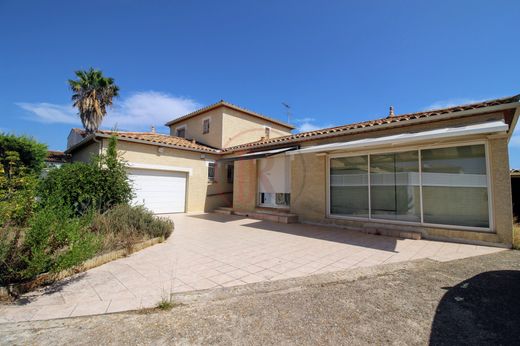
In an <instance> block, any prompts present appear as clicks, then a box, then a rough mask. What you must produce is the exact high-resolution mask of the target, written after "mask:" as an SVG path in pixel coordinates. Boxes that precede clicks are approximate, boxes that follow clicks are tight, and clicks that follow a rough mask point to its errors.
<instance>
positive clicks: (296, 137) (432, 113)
mask: <svg viewBox="0 0 520 346" xmlns="http://www.w3.org/2000/svg"><path fill="white" fill-rule="evenodd" d="M519 100H520V95H515V96H511V97H505V98H500V99H495V100H490V101H484V102H479V103H473V104H467V105H460V106H454V107H449V108H443V109H433V110H429V111H424V112H416V113H408V114H402V115H396V116H392V117H385V118H380V119H375V120H369V121H363V122H359V123H353V124H347V125H342V126H336V127H331V128H326V129H319V130H314V131H308V132H301V133H297V134H293V135H288V136H282V137H276V138H272V139H269V140H263V141H259V142H253V143H246V144H241V145H237V146H234V147H230V148H226V149H224V150H223V151H224V152H231V151H236V150H245V149H253V148H257V147H264V146H270V145H277V144H280V143H292V142H298V141H302V140H307V139H312V138H313V137H321V136H326V137H334V136H340V135H343V134H345V133H347V132H348V131H350V130H355V129H364V128H374V127H378V126H380V125H383V124H392V123H401V122H403V123H405V122H408V121H410V120H414V119H424V118H432V120H434V118H435V117H437V116H439V115H443V114H448V113H456V112H461V111H467V110H472V109H478V108H483V107H491V106H498V105H502V104H507V103H512V102H518V101H519Z"/></svg>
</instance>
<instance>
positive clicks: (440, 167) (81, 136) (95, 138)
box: [66, 95, 520, 246]
mask: <svg viewBox="0 0 520 346" xmlns="http://www.w3.org/2000/svg"><path fill="white" fill-rule="evenodd" d="M519 101H520V95H517V96H513V97H507V98H501V99H495V100H490V101H485V102H479V103H474V104H468V105H461V106H456V107H449V108H444V109H437V110H430V111H422V112H417V113H410V114H402V115H395V114H394V113H393V110H391V112H390V114H389V115H388V116H386V117H383V118H380V119H376V120H371V121H365V122H360V123H355V124H349V125H344V126H337V127H333V128H326V129H321V130H316V131H309V132H303V133H297V134H292V133H291V132H292V130H293V129H294V128H293V127H292V126H291V125H289V124H286V123H284V122H281V121H278V120H275V119H272V118H269V117H266V116H264V115H261V114H259V113H256V112H252V111H250V110H247V109H244V108H241V107H238V106H235V105H233V104H230V103H228V102H225V101H220V102H218V103H215V104H213V105H211V106H208V107H206V108H203V109H200V110H198V111H195V112H193V113H190V114H187V115H185V116H182V117H180V118H177V119H174V120H172V121H170V122H168V123H167V124H166V126H168V127H169V129H170V134H169V135H165V134H158V133H155V131H151V132H117V133H116V132H111V131H98V132H96V133H94V134H90V135H85V133H83V131H81V130H77V129H73V130H72V131H71V134H70V135H69V140H68V149H67V150H66V153H68V154H70V155H71V156H72V160H73V161H74V160H87V159H88V158H89V156H90V155H91V154H92V153H99V152H101V151H102V150H103V149H104V148H106V141H107V139H108V138H109V137H110V136H112V135H117V137H118V138H119V144H118V146H119V147H118V149H119V150H120V152H121V155H122V156H123V158H124V159H125V160H126V161H127V162H128V170H129V174H130V177H131V178H132V180H133V181H134V184H135V187H136V191H137V193H136V195H137V196H136V202H144V204H145V205H146V206H148V207H149V208H150V209H152V210H153V211H155V212H156V213H170V212H195V211H211V210H214V209H217V208H221V207H229V209H224V211H227V212H234V213H237V214H240V215H247V216H255V217H261V218H265V219H271V220H282V221H291V220H296V219H297V220H298V221H300V222H306V223H319V224H329V225H334V226H338V227H344V228H351V229H359V230H365V231H366V230H369V231H370V232H372V233H381V234H397V235H400V236H407V235H411V237H415V236H416V235H419V236H422V237H425V238H431V239H444V240H453V241H463V242H473V243H489V244H502V245H505V246H511V244H512V221H513V213H512V203H511V200H512V199H511V179H510V170H509V158H508V142H509V140H510V138H511V136H512V133H513V130H514V127H515V125H516V122H517V120H518V117H519V114H520V102H519ZM221 210H222V209H221Z"/></svg>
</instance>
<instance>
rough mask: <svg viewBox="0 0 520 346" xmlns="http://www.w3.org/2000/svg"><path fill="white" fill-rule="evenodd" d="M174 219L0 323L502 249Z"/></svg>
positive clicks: (3, 313) (228, 219) (5, 310)
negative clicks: (165, 233)
mask: <svg viewBox="0 0 520 346" xmlns="http://www.w3.org/2000/svg"><path fill="white" fill-rule="evenodd" d="M172 218H173V220H174V222H175V231H174V233H173V235H172V237H170V239H168V241H166V242H165V243H162V244H159V245H155V246H153V247H150V248H147V249H145V250H143V251H140V252H138V253H135V254H133V255H131V256H129V257H127V258H123V259H120V260H117V261H113V262H111V263H107V264H105V265H103V266H100V267H97V268H94V269H91V270H89V271H87V272H85V273H81V274H78V275H76V276H74V277H72V278H69V279H67V280H64V281H62V282H60V283H57V284H55V285H52V286H50V287H48V288H46V289H45V290H41V291H38V292H35V293H32V294H28V295H26V296H25V297H23V299H22V300H21V302H20V304H21V305H17V306H3V307H2V306H0V322H4V323H5V322H14V321H26V320H42V319H51V318H60V317H68V316H81V315H93V314H100V313H105V312H116V311H125V310H133V309H138V308H141V307H152V306H155V305H156V304H157V303H158V302H159V301H160V300H161V298H163V297H167V296H168V295H169V293H170V292H183V291H192V290H200V289H216V288H220V287H228V286H235V285H243V284H247V283H254V282H260V281H266V280H279V279H286V278H294V277H300V276H306V275H310V274H318V273H325V272H331V271H338V270H345V269H349V268H358V267H366V266H373V265H378V264H383V263H391V262H402V261H408V260H413V259H419V258H430V259H434V260H438V261H449V260H453V259H459V258H465V257H470V256H476V255H482V254H488V253H493V252H497V251H500V250H501V249H497V248H490V247H483V246H475V245H461V244H454V243H444V242H436V241H427V240H409V239H396V238H391V237H384V236H375V235H368V234H363V233H359V232H352V231H347V230H342V229H336V228H329V227H319V226H311V225H301V224H288V225H286V224H276V223H270V222H266V221H258V220H251V219H245V218H241V217H237V216H229V215H221V214H201V215H185V214H178V215H174V216H172Z"/></svg>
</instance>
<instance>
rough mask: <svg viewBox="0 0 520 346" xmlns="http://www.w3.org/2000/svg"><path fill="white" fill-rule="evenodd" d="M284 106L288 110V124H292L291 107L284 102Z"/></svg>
mask: <svg viewBox="0 0 520 346" xmlns="http://www.w3.org/2000/svg"><path fill="white" fill-rule="evenodd" d="M282 105H283V106H284V107H285V108H286V109H287V123H288V124H290V123H291V106H289V105H288V104H287V103H285V102H282Z"/></svg>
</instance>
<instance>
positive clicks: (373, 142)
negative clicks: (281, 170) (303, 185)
mask: <svg viewBox="0 0 520 346" xmlns="http://www.w3.org/2000/svg"><path fill="white" fill-rule="evenodd" d="M508 128H509V126H508V125H507V124H506V123H505V122H503V121H490V122H485V123H480V124H474V125H467V126H460V127H445V128H441V129H436V130H430V131H422V132H412V133H400V134H397V135H391V136H384V137H376V138H365V139H360V140H354V141H349V142H338V143H330V144H323V145H315V146H311V147H308V148H303V149H300V150H295V151H292V152H290V153H288V154H289V155H296V154H308V153H320V152H325V153H326V152H331V151H337V150H348V149H361V148H370V147H376V146H382V145H386V146H395V145H403V144H411V143H414V142H421V141H428V140H439V139H448V138H454V137H461V136H469V135H478V134H487V133H489V134H491V133H497V132H504V133H505V132H506V131H507V130H508Z"/></svg>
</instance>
